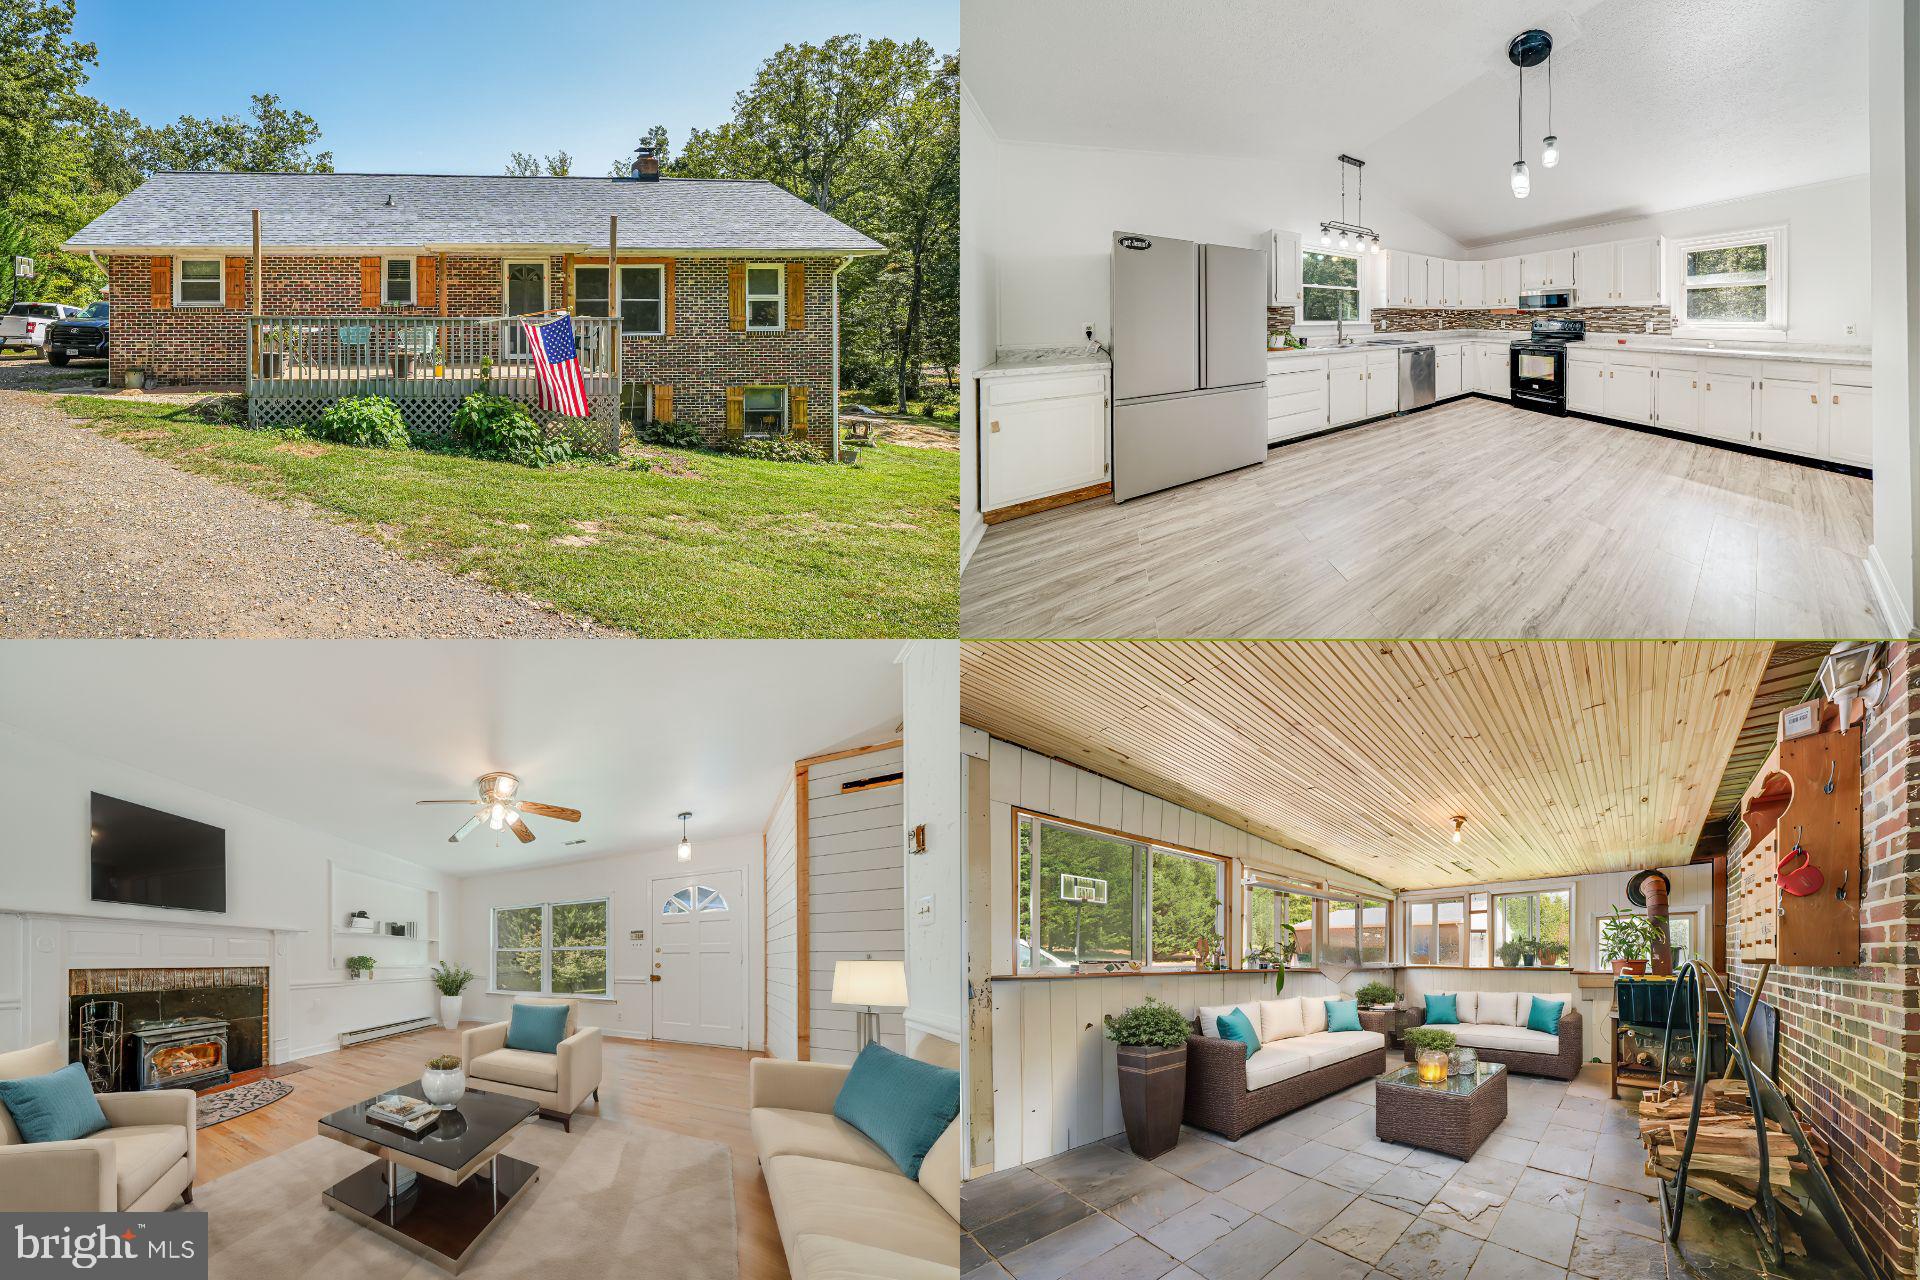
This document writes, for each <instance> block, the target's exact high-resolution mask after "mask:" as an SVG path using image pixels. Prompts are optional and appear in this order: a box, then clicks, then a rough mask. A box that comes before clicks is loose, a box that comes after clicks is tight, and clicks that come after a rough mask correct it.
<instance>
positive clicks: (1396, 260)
mask: <svg viewBox="0 0 1920 1280" xmlns="http://www.w3.org/2000/svg"><path fill="white" fill-rule="evenodd" d="M1439 265H1440V260H1439V259H1437V258H1429V257H1428V256H1427V255H1426V254H1424V253H1407V252H1405V251H1404V250H1400V249H1395V250H1393V251H1392V252H1390V253H1389V254H1388V258H1387V270H1386V280H1387V284H1386V288H1385V289H1383V290H1382V291H1381V295H1380V305H1381V306H1384V307H1424V306H1428V305H1430V304H1429V299H1430V298H1437V297H1439V296H1440V288H1441V282H1440V281H1439V280H1434V281H1433V282H1432V284H1431V286H1429V282H1428V275H1429V273H1430V272H1434V271H1435V270H1436V269H1437V268H1438V267H1439Z"/></svg>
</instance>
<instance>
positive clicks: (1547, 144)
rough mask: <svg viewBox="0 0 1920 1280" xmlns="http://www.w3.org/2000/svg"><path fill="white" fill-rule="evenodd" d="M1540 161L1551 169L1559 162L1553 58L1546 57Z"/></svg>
mask: <svg viewBox="0 0 1920 1280" xmlns="http://www.w3.org/2000/svg"><path fill="white" fill-rule="evenodd" d="M1540 163H1541V164H1542V165H1544V166H1546V167H1547V168H1549V169H1551V168H1553V166H1555V165H1557V164H1559V163H1560V139H1559V138H1557V137H1555V136H1554V132H1553V58H1552V56H1551V55H1549V56H1548V58H1547V136H1546V137H1544V138H1542V139H1541V140H1540Z"/></svg>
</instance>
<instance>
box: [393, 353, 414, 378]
mask: <svg viewBox="0 0 1920 1280" xmlns="http://www.w3.org/2000/svg"><path fill="white" fill-rule="evenodd" d="M393 376H394V377H396V378H411V377H412V376H413V357H412V356H411V355H408V354H407V353H405V352H400V353H397V354H396V355H395V356H394V357H393Z"/></svg>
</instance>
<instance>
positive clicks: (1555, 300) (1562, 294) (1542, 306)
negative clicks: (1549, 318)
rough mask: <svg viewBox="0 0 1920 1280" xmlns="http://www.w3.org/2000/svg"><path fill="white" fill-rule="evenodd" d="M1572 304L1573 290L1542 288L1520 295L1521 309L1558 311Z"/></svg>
mask: <svg viewBox="0 0 1920 1280" xmlns="http://www.w3.org/2000/svg"><path fill="white" fill-rule="evenodd" d="M1572 305H1573V290H1571V289H1551V290H1548V289H1543V290H1541V291H1540V292H1538V293H1523V294H1521V295H1520V309H1521V310H1522V311H1560V310H1563V309H1564V308H1567V307H1570V306H1572Z"/></svg>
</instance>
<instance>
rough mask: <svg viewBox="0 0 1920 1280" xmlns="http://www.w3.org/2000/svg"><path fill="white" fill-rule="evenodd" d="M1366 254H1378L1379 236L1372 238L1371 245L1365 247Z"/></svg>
mask: <svg viewBox="0 0 1920 1280" xmlns="http://www.w3.org/2000/svg"><path fill="white" fill-rule="evenodd" d="M1367 252H1368V253H1378V252H1380V237H1379V236H1375V237H1374V238H1373V243H1372V244H1370V245H1368V246H1367Z"/></svg>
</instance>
